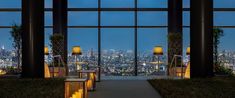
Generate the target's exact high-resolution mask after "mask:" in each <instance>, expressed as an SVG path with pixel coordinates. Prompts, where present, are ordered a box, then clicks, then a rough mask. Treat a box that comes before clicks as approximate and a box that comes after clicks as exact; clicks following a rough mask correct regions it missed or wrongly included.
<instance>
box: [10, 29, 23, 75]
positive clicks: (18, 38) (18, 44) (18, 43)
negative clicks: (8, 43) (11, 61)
mask: <svg viewBox="0 0 235 98" xmlns="http://www.w3.org/2000/svg"><path fill="white" fill-rule="evenodd" d="M10 33H11V37H12V38H13V43H12V46H13V47H14V48H15V50H16V55H17V59H18V62H17V68H18V70H19V69H20V66H21V57H22V56H21V50H22V26H19V25H17V24H13V25H12V30H11V31H10Z"/></svg>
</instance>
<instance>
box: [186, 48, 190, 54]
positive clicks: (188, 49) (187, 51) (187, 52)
mask: <svg viewBox="0 0 235 98" xmlns="http://www.w3.org/2000/svg"><path fill="white" fill-rule="evenodd" d="M186 54H187V55H190V47H188V48H187V50H186Z"/></svg>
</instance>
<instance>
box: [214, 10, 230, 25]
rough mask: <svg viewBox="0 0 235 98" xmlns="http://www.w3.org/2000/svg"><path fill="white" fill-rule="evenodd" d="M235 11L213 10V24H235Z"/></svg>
mask: <svg viewBox="0 0 235 98" xmlns="http://www.w3.org/2000/svg"><path fill="white" fill-rule="evenodd" d="M234 16H235V12H214V25H215V26H235V18H234Z"/></svg>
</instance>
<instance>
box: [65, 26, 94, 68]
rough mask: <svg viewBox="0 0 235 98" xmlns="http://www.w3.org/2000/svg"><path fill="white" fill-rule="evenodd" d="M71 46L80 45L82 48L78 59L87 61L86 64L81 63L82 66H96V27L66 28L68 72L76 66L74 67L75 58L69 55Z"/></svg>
mask: <svg viewBox="0 0 235 98" xmlns="http://www.w3.org/2000/svg"><path fill="white" fill-rule="evenodd" d="M73 46H80V47H81V49H82V55H80V56H79V57H78V58H79V61H81V62H87V63H88V65H87V64H84V65H82V67H83V68H88V67H89V68H90V69H97V68H98V67H97V65H98V62H97V61H98V29H90V28H89V29H88V28H81V29H80V28H79V29H78V28H75V29H72V28H70V29H68V53H69V57H68V62H69V69H70V72H71V71H74V70H75V69H74V68H76V67H74V66H75V63H74V62H75V58H74V56H73V55H71V54H72V47H73Z"/></svg>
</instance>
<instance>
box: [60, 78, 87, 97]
mask: <svg viewBox="0 0 235 98" xmlns="http://www.w3.org/2000/svg"><path fill="white" fill-rule="evenodd" d="M86 85H87V79H76V78H75V79H66V80H65V94H64V95H65V98H87V86H86Z"/></svg>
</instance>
